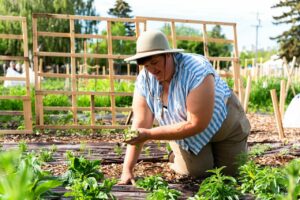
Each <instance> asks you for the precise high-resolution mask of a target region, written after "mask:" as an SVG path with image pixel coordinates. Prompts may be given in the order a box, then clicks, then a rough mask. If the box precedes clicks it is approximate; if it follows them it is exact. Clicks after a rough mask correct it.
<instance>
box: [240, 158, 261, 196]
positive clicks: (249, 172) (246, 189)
mask: <svg viewBox="0 0 300 200" xmlns="http://www.w3.org/2000/svg"><path fill="white" fill-rule="evenodd" d="M258 171H259V167H258V165H256V164H255V163H254V162H253V161H249V162H247V163H246V164H244V165H242V166H240V167H239V181H240V182H241V186H240V189H241V192H242V193H243V194H245V193H251V194H254V193H255V190H254V188H255V183H256V180H257V172H258Z"/></svg>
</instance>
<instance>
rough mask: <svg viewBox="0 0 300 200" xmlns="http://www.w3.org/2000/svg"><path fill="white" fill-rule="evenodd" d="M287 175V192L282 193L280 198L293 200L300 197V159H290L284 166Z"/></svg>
mask: <svg viewBox="0 0 300 200" xmlns="http://www.w3.org/2000/svg"><path fill="white" fill-rule="evenodd" d="M284 172H285V174H286V175H287V183H286V184H287V194H286V195H282V196H281V197H280V199H282V200H295V199H299V198H300V159H295V160H293V161H291V162H290V163H289V164H288V165H287V166H286V167H285V168H284Z"/></svg>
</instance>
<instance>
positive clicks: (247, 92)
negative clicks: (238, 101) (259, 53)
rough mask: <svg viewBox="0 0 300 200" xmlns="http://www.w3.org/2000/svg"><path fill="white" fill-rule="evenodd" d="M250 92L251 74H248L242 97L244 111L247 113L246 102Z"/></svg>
mask: <svg viewBox="0 0 300 200" xmlns="http://www.w3.org/2000/svg"><path fill="white" fill-rule="evenodd" d="M250 92H251V76H248V78H247V86H246V95H245V99H244V106H243V107H244V111H245V113H247V111H248V103H249V98H250Z"/></svg>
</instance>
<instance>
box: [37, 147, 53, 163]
mask: <svg viewBox="0 0 300 200" xmlns="http://www.w3.org/2000/svg"><path fill="white" fill-rule="evenodd" d="M53 153H54V152H52V151H51V150H48V149H46V148H42V149H41V150H40V152H39V160H40V161H42V162H51V161H53V160H54V159H53Z"/></svg>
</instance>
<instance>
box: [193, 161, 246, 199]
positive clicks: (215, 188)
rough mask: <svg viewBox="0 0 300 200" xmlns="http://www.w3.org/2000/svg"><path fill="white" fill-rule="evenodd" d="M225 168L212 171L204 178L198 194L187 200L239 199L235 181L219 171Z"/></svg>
mask: <svg viewBox="0 0 300 200" xmlns="http://www.w3.org/2000/svg"><path fill="white" fill-rule="evenodd" d="M224 168H225V167H224V166H223V167H220V168H216V169H212V170H207V172H211V173H212V175H211V176H210V177H208V178H206V179H205V180H204V181H203V182H202V183H201V184H200V187H199V191H198V193H197V194H196V195H195V196H194V197H191V198H189V200H200V199H201V200H202V199H213V200H225V199H232V200H233V199H237V200H238V199H239V195H240V193H239V191H238V190H237V189H236V188H237V181H236V180H235V178H233V177H231V176H224V175H223V174H222V173H221V171H222V170H223V169H224Z"/></svg>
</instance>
